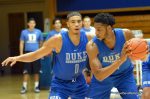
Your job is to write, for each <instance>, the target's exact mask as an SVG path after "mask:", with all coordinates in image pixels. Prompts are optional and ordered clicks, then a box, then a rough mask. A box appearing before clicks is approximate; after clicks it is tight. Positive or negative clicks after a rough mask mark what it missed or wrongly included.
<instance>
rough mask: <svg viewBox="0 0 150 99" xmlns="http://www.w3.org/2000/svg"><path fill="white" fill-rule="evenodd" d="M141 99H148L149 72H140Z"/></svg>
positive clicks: (149, 89)
mask: <svg viewBox="0 0 150 99" xmlns="http://www.w3.org/2000/svg"><path fill="white" fill-rule="evenodd" d="M142 88H143V93H142V99H149V98H150V70H143V72H142Z"/></svg>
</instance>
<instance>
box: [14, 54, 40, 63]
mask: <svg viewBox="0 0 150 99" xmlns="http://www.w3.org/2000/svg"><path fill="white" fill-rule="evenodd" d="M37 59H38V57H36V55H35V54H34V52H30V53H27V54H22V55H20V56H16V60H17V61H20V62H33V61H35V60H37Z"/></svg>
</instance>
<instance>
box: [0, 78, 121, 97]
mask: <svg viewBox="0 0 150 99" xmlns="http://www.w3.org/2000/svg"><path fill="white" fill-rule="evenodd" d="M32 79H33V77H31V78H30V80H29V83H28V92H27V93H26V94H20V89H21V86H22V75H13V76H5V75H4V76H0V99H48V95H49V90H41V92H40V93H34V90H33V86H34V82H33V80H32ZM68 99H70V98H68ZM110 99H121V97H120V96H118V95H115V94H111V98H110Z"/></svg>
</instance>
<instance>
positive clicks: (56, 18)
mask: <svg viewBox="0 0 150 99" xmlns="http://www.w3.org/2000/svg"><path fill="white" fill-rule="evenodd" d="M57 20H59V21H60V23H62V21H61V18H60V17H55V18H54V20H53V24H55V22H56V21H57Z"/></svg>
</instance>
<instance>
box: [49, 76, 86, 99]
mask: <svg viewBox="0 0 150 99" xmlns="http://www.w3.org/2000/svg"><path fill="white" fill-rule="evenodd" d="M87 90H88V85H87V84H86V81H85V78H84V76H83V75H81V76H79V77H77V78H76V81H72V80H61V79H58V78H56V77H53V79H52V83H51V91H50V95H49V98H48V99H68V97H71V99H85V96H86V94H87Z"/></svg>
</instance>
